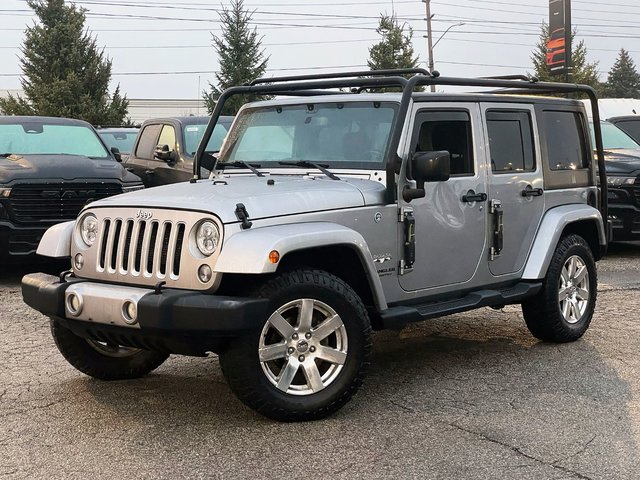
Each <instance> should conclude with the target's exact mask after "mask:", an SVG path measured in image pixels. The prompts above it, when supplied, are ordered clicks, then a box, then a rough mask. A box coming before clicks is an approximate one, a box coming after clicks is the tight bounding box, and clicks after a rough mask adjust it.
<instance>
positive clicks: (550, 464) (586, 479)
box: [447, 423, 596, 480]
mask: <svg viewBox="0 0 640 480" xmlns="http://www.w3.org/2000/svg"><path fill="white" fill-rule="evenodd" d="M447 425H449V426H450V427H453V428H457V429H458V430H461V431H463V432H466V433H468V434H471V435H475V436H477V437H479V438H481V439H482V440H485V441H487V442H491V443H495V444H496V445H500V446H501V447H505V448H508V449H509V450H511V451H512V452H515V453H517V454H518V455H521V456H523V457H525V458H528V459H529V460H533V461H534V462H536V463H539V464H541V465H545V466H548V467H551V468H555V469H557V470H560V471H562V472H564V473H568V474H570V475H573V476H575V477H576V478H580V479H582V480H593V479H592V478H591V477H588V476H586V475H583V474H581V473H580V472H576V471H575V470H571V469H570V468H567V467H563V466H562V465H557V462H545V461H544V460H542V459H539V458H537V457H534V456H533V455H530V454H528V453H526V452H524V451H522V450H521V449H520V448H518V447H516V446H514V445H509V444H508V443H505V442H502V441H500V440H496V439H495V438H491V437H488V436H487V435H484V434H482V433H480V432H476V431H475V430H471V429H469V428H464V427H462V426H460V425H458V424H456V423H447ZM595 437H596V435H594V436H593V438H592V439H591V440H589V441H588V442H587V443H586V444H585V445H584V447H583V448H582V449H581V450H580V451H578V452H576V453H574V454H573V455H569V457H567V458H570V457H573V456H575V455H578V454H580V453H582V452H584V450H586V448H587V447H588V446H589V444H590V443H591V442H593V440H594V439H595ZM563 460H566V458H565V459H563ZM559 461H561V460H558V462H559Z"/></svg>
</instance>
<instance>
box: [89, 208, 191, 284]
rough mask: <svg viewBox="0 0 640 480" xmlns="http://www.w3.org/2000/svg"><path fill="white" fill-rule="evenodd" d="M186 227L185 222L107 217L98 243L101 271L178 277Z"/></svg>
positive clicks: (160, 277)
mask: <svg viewBox="0 0 640 480" xmlns="http://www.w3.org/2000/svg"><path fill="white" fill-rule="evenodd" d="M185 228H186V227H185V224H184V222H177V223H175V224H174V223H172V222H171V221H162V222H161V221H158V220H133V219H127V220H123V219H121V218H117V219H115V220H111V219H108V218H106V219H104V220H103V222H102V228H101V231H102V235H101V236H100V245H99V246H98V249H99V253H98V271H99V272H107V273H116V272H117V273H120V274H121V275H127V274H131V275H134V276H137V275H144V276H147V277H155V278H158V279H159V280H162V279H165V278H166V277H167V276H169V277H171V278H173V279H174V280H177V279H178V278H179V277H180V260H181V259H180V256H181V254H182V243H183V242H184V231H185Z"/></svg>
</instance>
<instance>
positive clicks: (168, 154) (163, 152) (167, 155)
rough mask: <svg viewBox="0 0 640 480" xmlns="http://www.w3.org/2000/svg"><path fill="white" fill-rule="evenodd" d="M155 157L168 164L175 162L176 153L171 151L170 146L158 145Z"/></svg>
mask: <svg viewBox="0 0 640 480" xmlns="http://www.w3.org/2000/svg"><path fill="white" fill-rule="evenodd" d="M154 156H155V157H156V158H159V159H160V160H164V161H165V162H167V163H170V162H173V161H175V157H176V155H175V152H174V151H173V150H171V148H170V147H169V145H158V146H157V147H156V151H155V153H154Z"/></svg>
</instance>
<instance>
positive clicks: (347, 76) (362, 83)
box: [193, 68, 608, 223]
mask: <svg viewBox="0 0 640 480" xmlns="http://www.w3.org/2000/svg"><path fill="white" fill-rule="evenodd" d="M409 74H412V75H413V76H412V77H411V78H409V79H407V78H405V77H402V76H400V75H409ZM428 85H449V86H462V87H480V88H498V89H500V90H497V91H491V92H490V93H494V94H529V95H531V94H549V93H584V94H586V95H587V96H588V97H589V101H590V104H591V113H592V115H591V117H592V119H593V129H594V133H595V142H596V156H597V162H598V176H599V180H600V201H599V207H600V213H601V215H602V219H603V221H604V222H605V223H606V222H607V218H608V216H607V211H608V209H607V174H606V171H605V164H604V152H603V146H602V131H601V128H600V111H599V109H598V98H597V96H596V92H595V90H594V89H593V88H592V87H590V86H589V85H580V84H575V83H554V82H539V81H538V80H537V79H536V78H535V77H527V76H526V75H502V76H497V77H484V78H457V77H441V76H440V75H439V74H438V73H437V72H433V73H430V72H428V71H427V70H424V69H421V68H417V69H398V70H373V71H357V72H339V73H320V74H314V75H296V76H287V77H275V78H259V79H256V80H254V81H252V82H251V83H250V84H248V85H242V86H237V87H231V88H228V89H227V90H225V91H224V92H222V94H221V95H220V97H219V98H218V101H217V103H216V107H215V109H214V110H213V113H212V115H211V118H210V119H209V123H208V124H207V128H206V130H205V132H204V135H203V137H202V139H201V141H200V144H199V145H198V150H197V152H196V155H195V158H194V162H193V175H194V177H193V181H196V180H198V179H199V178H200V159H201V158H202V156H203V154H204V151H205V148H206V145H207V143H208V142H209V138H210V137H211V134H212V133H213V129H214V128H215V126H216V123H217V122H218V118H219V117H220V114H221V112H222V108H223V107H224V104H225V102H226V101H227V99H229V98H230V97H231V96H234V95H241V94H254V95H287V96H289V95H300V96H315V95H326V94H340V93H342V92H335V91H330V90H329V91H328V89H336V88H356V89H360V91H361V90H363V89H367V88H388V87H400V88H401V90H402V97H401V101H400V106H399V109H398V114H397V115H396V117H395V120H394V123H393V125H392V126H391V140H390V142H389V146H388V147H387V152H386V158H387V168H386V172H387V174H386V179H387V195H386V197H387V198H386V199H387V201H388V202H394V201H395V195H396V192H395V190H394V188H393V185H394V184H395V175H396V173H398V172H399V168H400V164H401V162H402V159H401V158H400V157H399V156H398V154H397V152H398V147H399V144H400V137H401V135H402V129H403V123H404V119H405V118H406V115H407V112H408V109H409V106H410V104H411V100H412V95H413V93H414V89H415V88H416V87H419V86H428ZM214 168H215V166H214Z"/></svg>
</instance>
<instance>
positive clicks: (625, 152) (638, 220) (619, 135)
mask: <svg viewBox="0 0 640 480" xmlns="http://www.w3.org/2000/svg"><path fill="white" fill-rule="evenodd" d="M600 128H601V130H602V143H603V146H604V159H605V166H606V172H607V184H608V189H607V192H608V193H607V196H608V200H609V220H611V225H612V227H613V240H614V241H627V240H630V241H637V240H640V144H638V143H637V142H636V141H635V140H634V139H633V138H631V136H629V135H628V134H627V133H626V132H625V131H623V130H622V129H621V128H619V125H617V124H616V125H614V124H613V123H610V122H608V121H607V122H601V123H600Z"/></svg>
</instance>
